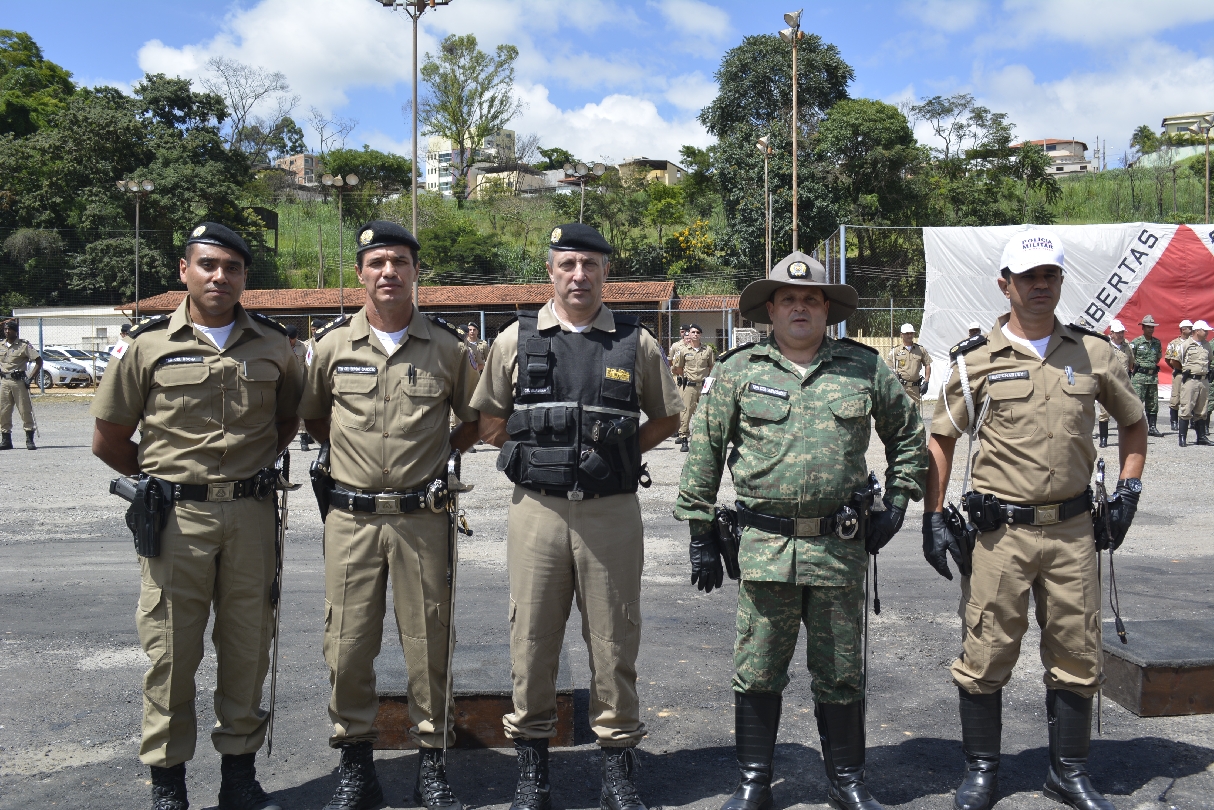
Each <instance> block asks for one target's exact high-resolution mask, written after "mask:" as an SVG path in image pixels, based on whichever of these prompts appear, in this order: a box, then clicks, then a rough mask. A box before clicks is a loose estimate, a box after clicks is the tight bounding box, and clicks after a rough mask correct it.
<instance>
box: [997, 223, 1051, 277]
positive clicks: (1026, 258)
mask: <svg viewBox="0 0 1214 810" xmlns="http://www.w3.org/2000/svg"><path fill="white" fill-rule="evenodd" d="M1063 260H1064V256H1063V250H1062V243H1061V242H1060V241H1058V237H1056V236H1054V235H1053V234H1052V233H1050V232H1049V231H1046V230H1042V229H1041V228H1025V229H1024V230H1023V231H1021V232H1020V233H1018V234H1016V235H1015V236H1013V237H1012V239H1011V241H1009V242H1008V243H1007V247H1005V248H1004V249H1003V256H1002V257H1001V258H1000V259H999V269H1000V270H1001V271H1002V270H1003V268H1005V267H1006V268H1007V269H1008V270H1010V271H1011V272H1013V273H1015V274H1016V275H1020V274H1021V273H1024V272H1026V271H1028V270H1032V269H1033V268H1034V267H1040V266H1041V265H1052V266H1053V267H1057V268H1058V269H1059V270H1062V269H1064V268H1065V264H1064V263H1063Z"/></svg>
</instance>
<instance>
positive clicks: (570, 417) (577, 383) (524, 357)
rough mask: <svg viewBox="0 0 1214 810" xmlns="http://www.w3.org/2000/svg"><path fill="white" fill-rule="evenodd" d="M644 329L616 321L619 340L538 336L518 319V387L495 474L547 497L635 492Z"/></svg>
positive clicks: (527, 317)
mask: <svg viewBox="0 0 1214 810" xmlns="http://www.w3.org/2000/svg"><path fill="white" fill-rule="evenodd" d="M641 328H642V327H641V325H640V322H639V321H638V320H637V319H636V318H633V317H631V316H627V315H616V316H615V332H603V331H600V330H597V329H587V330H586V331H584V332H566V331H564V330H562V329H561V327H560V326H559V325H557V326H553V327H552V328H551V329H545V330H543V331H540V330H539V329H538V328H537V313H535V312H520V313H519V316H518V384H517V386H516V387H515V391H514V412H513V413H512V414H510V418H509V419H507V420H506V430H507V432H508V433H509V434H510V440H509V441H507V442H506V443H505V445H503V446H502V452H501V454H500V455H499V456H498V460H497V468H498V469H499V470H501V471H502V472H504V473H506V477H508V478H509V479H510V480H511V481H513V482H515V483H516V484H519V485H520V486H523V487H526V488H527V489H532V490H544V491H545V492H549V493H557V494H560V493H572V494H571V495H570V496H569V497H570V498H571V499H574V500H576V499H578V497H580V496H579V495H578V493H580V492H585V493H587V494H589V495H618V494H620V493H624V492H636V491H637V482H638V481H639V479H640V477H641V447H640V442H639V439H638V437H637V430H638V428H639V427H640V419H641V411H640V406H639V405H638V400H637V393H636V355H637V341H638V340H639V338H640V331H641Z"/></svg>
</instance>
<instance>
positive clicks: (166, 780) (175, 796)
mask: <svg viewBox="0 0 1214 810" xmlns="http://www.w3.org/2000/svg"><path fill="white" fill-rule="evenodd" d="M4 435H6V436H7V435H8V434H7V433H6V434H4ZM189 807H190V802H189V800H188V799H186V797H185V763H184V762H183V763H181V764H180V765H174V766H173V767H171V768H158V767H156V766H155V765H153V766H152V810H189Z"/></svg>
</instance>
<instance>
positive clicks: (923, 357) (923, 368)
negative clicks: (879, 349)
mask: <svg viewBox="0 0 1214 810" xmlns="http://www.w3.org/2000/svg"><path fill="white" fill-rule="evenodd" d="M901 332H902V345H901V346H895V347H894V348H892V349H890V351H889V367H890V368H892V369H893V370H894V376H896V377H897V378H898V382H900V383H902V390H903V391H905V392H906V395H907V396H908V397H910V398H911V402H913V403H915V404H916V405H918V404H919V403H920V402H921V401H922V400H923V394H922V393H921V391H922V390H923V389H924V388H926V387H927V383H929V382H931V379H932V356H931V355H930V354H928V353H927V349H925V348H923V347H922V346H920V345H919V344H918V343H916V342H915V327H914V326H913V325H912V324H909V323H904V324H902V329H901ZM920 373H922V374H923V383H922V388H921V387H920V382H919V374H920Z"/></svg>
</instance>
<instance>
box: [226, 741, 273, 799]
mask: <svg viewBox="0 0 1214 810" xmlns="http://www.w3.org/2000/svg"><path fill="white" fill-rule="evenodd" d="M256 757H257V754H224V755H223V757H222V758H221V759H220V762H219V773H220V781H219V810H282V805H281V804H279V803H278V802H276V801H274V797H273V796H271V795H270V794H269V793H266V792H265V791H264V790H262V789H261V785H260V784H259V783H258V781H257V767H256V765H254V763H253V760H254V759H255V758H256Z"/></svg>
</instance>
